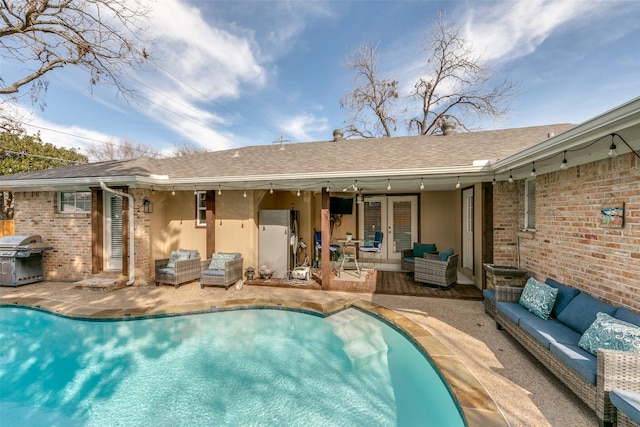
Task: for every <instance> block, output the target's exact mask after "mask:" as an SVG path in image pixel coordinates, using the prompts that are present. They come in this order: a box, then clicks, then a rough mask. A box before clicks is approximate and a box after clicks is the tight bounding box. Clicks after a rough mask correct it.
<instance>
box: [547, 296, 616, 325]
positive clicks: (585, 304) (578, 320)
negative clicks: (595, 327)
mask: <svg viewBox="0 0 640 427" xmlns="http://www.w3.org/2000/svg"><path fill="white" fill-rule="evenodd" d="M616 310H617V308H616V307H614V306H612V305H609V304H607V303H606V302H602V301H600V300H598V299H596V298H594V297H592V296H591V295H589V294H587V293H585V292H581V293H580V294H578V295H577V296H576V297H575V298H574V299H572V300H571V302H570V303H569V304H568V305H567V306H566V307H565V309H564V310H562V312H561V313H560V314H559V315H558V320H559V321H561V322H562V323H564V324H565V325H567V326H569V327H570V328H571V329H573V330H574V331H576V332H580V334H584V332H585V331H586V330H587V329H588V328H589V326H591V324H592V323H593V321H594V320H596V315H597V314H598V313H607V314H609V315H611V316H613V315H614V314H615V312H616Z"/></svg>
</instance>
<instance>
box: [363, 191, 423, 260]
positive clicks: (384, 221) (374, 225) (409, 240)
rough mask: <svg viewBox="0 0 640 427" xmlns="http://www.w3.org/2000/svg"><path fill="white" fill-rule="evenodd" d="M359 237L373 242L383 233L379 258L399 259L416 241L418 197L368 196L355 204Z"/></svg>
mask: <svg viewBox="0 0 640 427" xmlns="http://www.w3.org/2000/svg"><path fill="white" fill-rule="evenodd" d="M358 218H359V221H358V228H359V230H358V231H359V232H358V234H359V235H360V236H362V238H363V239H364V240H365V241H373V239H374V236H375V233H376V231H382V232H383V233H384V237H383V239H382V259H400V257H401V256H402V251H403V250H405V249H410V248H412V247H413V242H417V241H418V197H417V196H369V197H365V198H364V200H363V202H362V203H359V204H358Z"/></svg>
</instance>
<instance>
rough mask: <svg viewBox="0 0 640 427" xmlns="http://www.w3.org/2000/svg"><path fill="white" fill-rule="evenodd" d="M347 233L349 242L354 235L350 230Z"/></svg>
mask: <svg viewBox="0 0 640 427" xmlns="http://www.w3.org/2000/svg"><path fill="white" fill-rule="evenodd" d="M346 234H347V242H350V241H351V239H352V238H353V235H352V234H351V232H350V231H347V233H346Z"/></svg>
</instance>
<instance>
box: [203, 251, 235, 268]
mask: <svg viewBox="0 0 640 427" xmlns="http://www.w3.org/2000/svg"><path fill="white" fill-rule="evenodd" d="M234 259H236V254H226V253H217V254H213V256H212V257H211V262H210V263H209V268H208V270H224V265H225V264H226V263H227V261H233V260H234Z"/></svg>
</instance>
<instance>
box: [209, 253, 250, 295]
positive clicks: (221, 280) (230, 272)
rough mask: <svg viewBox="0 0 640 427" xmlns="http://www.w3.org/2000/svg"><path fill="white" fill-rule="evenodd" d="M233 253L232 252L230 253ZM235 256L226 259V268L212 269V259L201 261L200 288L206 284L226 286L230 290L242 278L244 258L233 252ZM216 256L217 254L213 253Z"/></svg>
mask: <svg viewBox="0 0 640 427" xmlns="http://www.w3.org/2000/svg"><path fill="white" fill-rule="evenodd" d="M229 255H231V254H229ZM233 255H234V258H233V259H229V260H225V261H224V268H222V269H211V268H210V266H211V260H210V259H209V260H205V261H202V262H201V266H202V268H201V271H202V273H201V275H200V288H204V287H205V286H224V289H225V290H228V289H229V287H230V286H231V285H233V284H234V283H236V282H237V281H238V280H242V265H243V262H244V259H243V258H242V256H241V255H240V254H233ZM213 256H215V254H214V255H213Z"/></svg>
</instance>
